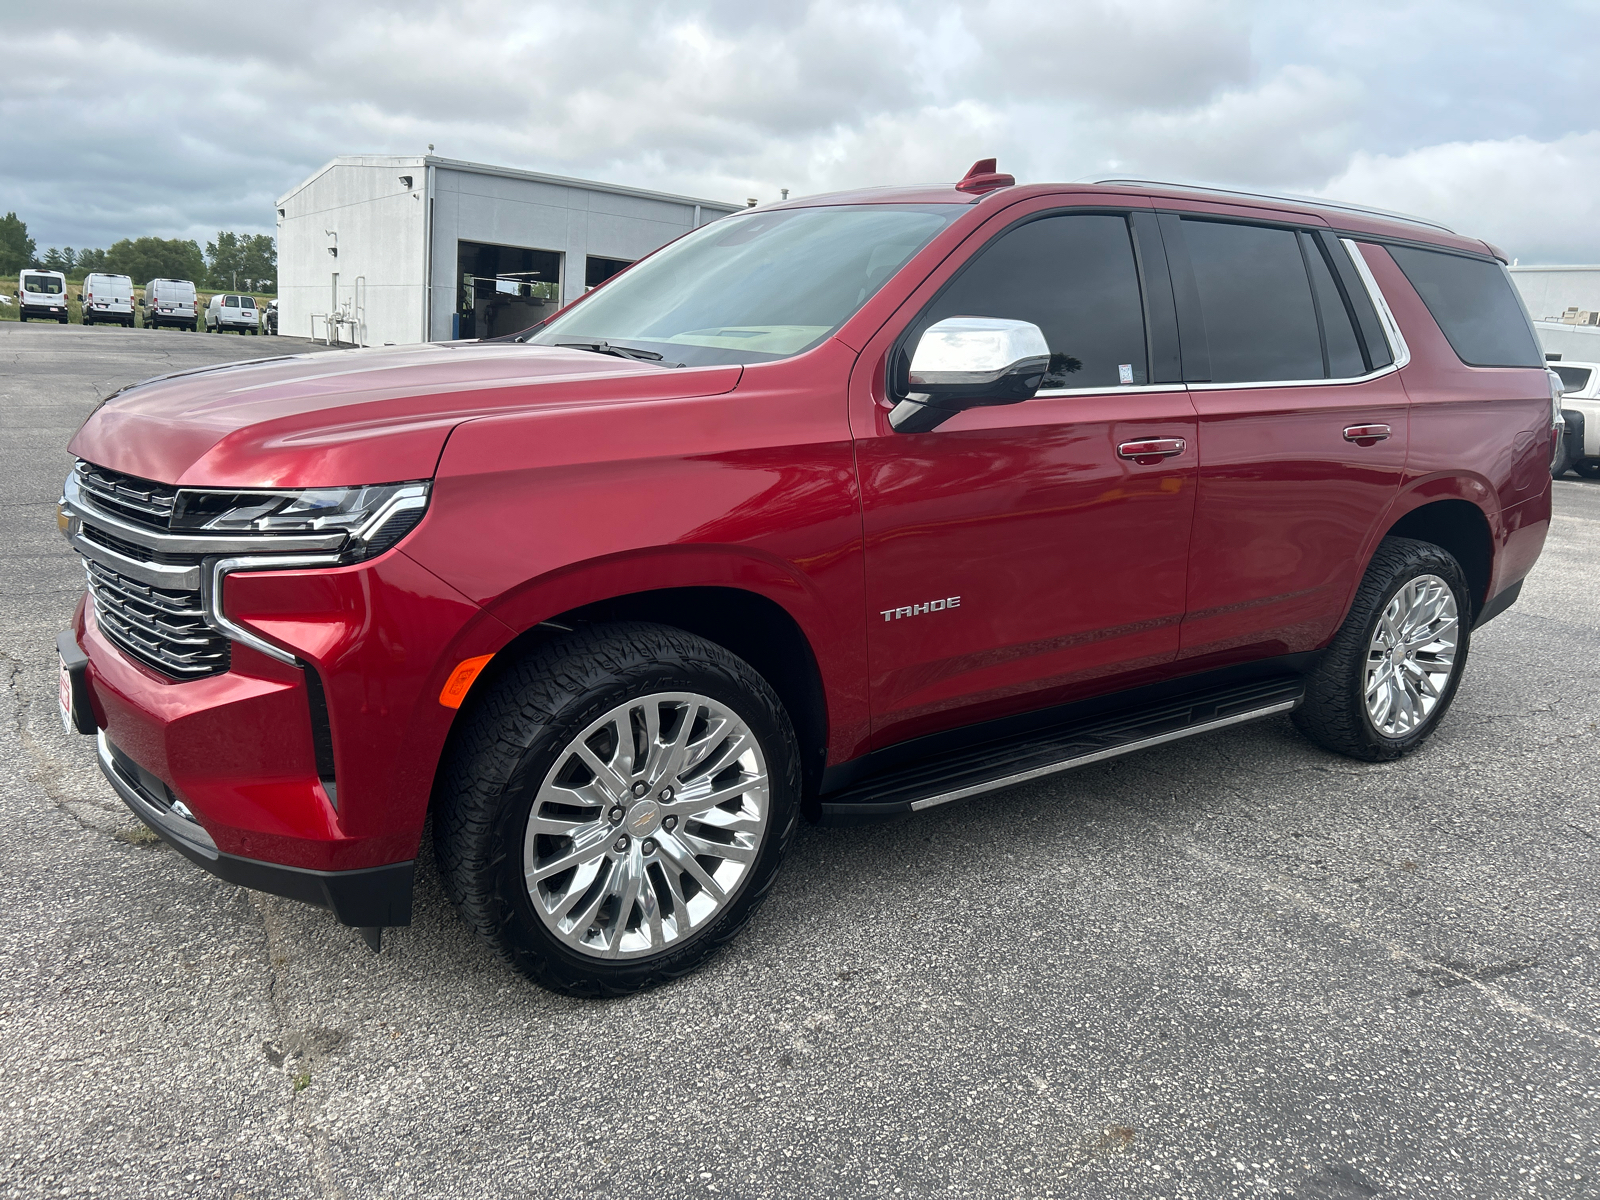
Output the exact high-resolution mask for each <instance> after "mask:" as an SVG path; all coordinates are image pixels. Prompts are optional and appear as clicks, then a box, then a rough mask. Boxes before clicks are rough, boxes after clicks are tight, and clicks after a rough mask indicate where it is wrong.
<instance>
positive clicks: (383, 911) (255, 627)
mask: <svg viewBox="0 0 1600 1200" xmlns="http://www.w3.org/2000/svg"><path fill="white" fill-rule="evenodd" d="M225 584H226V586H225V587H224V588H223V591H222V593H221V599H222V602H223V605H224V609H225V611H226V615H227V616H228V618H229V620H230V621H231V622H236V623H237V624H238V625H239V626H241V627H242V628H244V629H246V630H248V631H251V632H252V633H253V634H256V635H258V636H259V638H260V640H262V641H265V642H267V643H270V644H271V645H272V646H273V647H276V648H278V649H280V651H287V652H288V653H287V654H286V655H285V657H287V658H289V659H290V661H288V662H284V661H280V660H279V659H277V658H274V657H270V656H268V655H267V654H264V653H261V652H260V651H258V650H256V649H253V648H252V647H251V646H250V645H249V644H248V643H245V642H235V643H233V646H232V654H231V661H230V662H229V664H228V666H227V667H226V669H224V670H223V671H221V672H220V673H214V674H209V675H206V676H204V677H200V678H192V679H181V680H180V679H174V678H171V677H169V676H167V675H164V674H161V673H159V672H158V671H156V670H155V669H153V668H152V667H151V666H149V665H147V664H146V663H144V662H140V661H136V660H134V659H133V658H131V657H130V656H129V655H128V654H127V653H125V652H124V651H123V650H122V649H120V648H119V646H118V645H117V644H115V643H114V642H112V641H111V640H110V639H109V638H108V636H107V635H106V633H105V632H103V631H102V630H101V629H100V628H99V625H98V622H97V614H96V610H95V604H94V602H93V601H90V600H88V598H86V602H85V603H84V604H82V605H81V606H80V608H79V613H78V617H77V620H76V621H75V622H74V628H73V630H72V631H71V633H69V634H68V635H66V637H67V638H68V639H70V641H71V642H72V643H74V644H75V645H76V647H79V648H81V650H82V653H83V654H84V655H85V656H86V657H87V660H88V661H87V665H86V666H83V667H81V668H80V669H81V670H82V672H83V676H84V678H85V680H86V685H87V692H88V707H89V709H90V710H91V712H92V717H90V718H89V719H87V720H86V721H85V722H84V724H85V725H88V726H90V727H92V728H94V729H95V730H96V731H97V733H98V737H99V738H100V741H101V767H102V770H104V772H105V774H106V777H107V779H109V780H110V781H111V784H112V786H113V787H114V788H115V789H116V791H117V793H118V795H119V796H121V797H122V799H123V801H124V802H125V803H126V804H128V806H129V807H130V808H131V809H132V810H133V811H134V812H135V813H136V814H137V815H138V816H139V818H140V819H141V820H143V821H144V822H145V823H146V824H147V825H149V826H150V828H151V829H153V830H155V832H156V833H157V834H159V835H160V836H161V837H162V838H164V839H165V840H167V841H168V842H169V843H171V845H172V846H173V847H174V848H175V849H177V850H178V851H180V852H181V853H182V854H183V855H184V856H185V857H187V858H189V859H190V860H191V861H193V862H195V863H196V864H198V865H199V866H202V867H204V868H205V869H206V870H208V871H211V872H212V873H214V874H216V875H219V876H221V877H222V878H224V879H228V880H230V881H231V882H234V883H239V884H242V885H244V886H248V887H254V888H258V889H261V890H263V891H267V892H271V893H273V894H275V895H280V896H288V897H291V898H294V899H298V900H303V901H306V902H308V903H311V904H317V905H320V906H322V907H326V908H329V909H332V910H333V912H334V913H335V914H336V915H337V916H338V918H339V920H341V921H343V922H344V923H346V924H349V925H356V926H382V925H397V924H404V923H405V922H406V921H407V920H409V913H410V901H409V888H410V880H411V875H412V870H413V867H412V862H413V860H414V859H415V857H416V853H417V847H418V844H419V842H420V838H421V833H422V827H423V823H424V821H425V819H426V814H427V806H428V799H429V796H430V794H431V791H432V786H433V777H434V772H435V770H436V768H437V766H438V763H439V758H440V755H441V753H442V751H443V747H444V744H445V740H446V738H447V737H448V735H449V732H450V725H451V721H452V719H453V717H454V716H455V711H454V710H453V709H449V708H446V707H444V706H443V705H441V704H440V703H439V702H438V696H439V692H440V689H441V688H442V687H443V685H444V682H445V679H446V678H448V675H449V672H450V671H451V669H453V667H454V666H455V664H456V663H458V662H460V661H461V659H463V658H469V657H473V656H475V655H479V654H485V653H493V652H494V651H496V650H498V649H499V648H500V646H502V645H504V644H505V642H506V641H507V640H508V639H509V636H510V630H509V629H507V628H506V627H505V626H504V625H502V624H501V623H500V622H498V621H495V620H494V619H493V618H490V617H487V616H486V615H484V614H483V613H482V610H481V609H479V608H478V607H477V606H476V605H475V604H472V603H471V602H470V601H468V600H467V599H466V598H465V597H463V596H461V595H460V594H459V593H458V592H455V591H454V590H453V589H451V588H449V587H448V586H447V585H445V584H444V583H443V582H442V581H440V580H439V579H438V577H437V576H434V575H433V574H432V573H431V572H428V571H426V570H425V569H423V568H422V567H420V566H419V565H417V564H416V563H415V562H413V561H412V560H411V559H409V558H407V557H406V556H405V555H404V554H403V553H401V552H399V551H398V550H391V551H389V552H388V553H387V554H384V555H381V556H379V557H378V558H376V559H373V560H371V561H370V562H366V563H361V564H356V565H351V566H346V567H330V568H323V569H314V570H296V569H284V570H277V571H258V572H250V571H246V572H240V573H237V574H230V575H227V576H226V579H225ZM71 650H72V647H71V646H66V647H65V648H64V649H63V660H64V661H68V660H70V659H72V658H74V656H73V655H72V654H71V653H70V651H71Z"/></svg>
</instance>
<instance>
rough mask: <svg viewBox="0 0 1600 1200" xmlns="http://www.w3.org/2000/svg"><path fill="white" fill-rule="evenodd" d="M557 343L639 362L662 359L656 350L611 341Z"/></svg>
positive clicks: (566, 346) (565, 346)
mask: <svg viewBox="0 0 1600 1200" xmlns="http://www.w3.org/2000/svg"><path fill="white" fill-rule="evenodd" d="M556 345H558V346H560V347H561V348H562V349H563V350H590V351H593V352H594V353H595V354H612V355H615V356H616V357H617V358H632V359H637V360H638V361H639V362H660V361H661V355H659V354H657V353H656V352H655V351H654V350H635V349H634V348H633V347H632V346H613V345H612V344H611V343H610V342H557V343H556ZM678 365H679V366H681V365H682V364H681V363H680V364H678Z"/></svg>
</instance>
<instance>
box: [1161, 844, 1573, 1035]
mask: <svg viewBox="0 0 1600 1200" xmlns="http://www.w3.org/2000/svg"><path fill="white" fill-rule="evenodd" d="M1181 852H1182V853H1183V854H1184V855H1185V857H1188V858H1194V859H1198V860H1199V861H1200V862H1203V863H1205V864H1206V866H1208V867H1211V868H1213V869H1216V870H1221V871H1226V872H1227V873H1229V874H1231V875H1233V876H1235V877H1237V878H1241V879H1247V880H1249V881H1251V882H1253V883H1255V884H1257V885H1259V886H1260V887H1261V888H1262V889H1264V890H1266V891H1269V892H1271V893H1272V894H1273V895H1275V896H1278V897H1280V898H1282V899H1283V900H1286V901H1288V902H1289V903H1290V904H1293V905H1294V906H1295V907H1297V908H1300V909H1303V910H1304V911H1306V912H1309V913H1311V914H1313V915H1315V916H1317V917H1319V918H1320V919H1321V920H1323V921H1324V922H1326V923H1327V924H1330V925H1335V926H1337V927H1338V928H1340V929H1342V930H1344V931H1345V932H1346V933H1349V934H1352V935H1354V936H1356V937H1360V938H1364V939H1366V940H1367V941H1368V942H1371V943H1373V944H1375V945H1378V946H1381V947H1382V948H1383V949H1384V950H1385V951H1387V952H1388V954H1389V957H1390V958H1391V959H1393V960H1394V961H1395V962H1398V963H1404V964H1405V965H1406V966H1407V967H1409V968H1410V969H1411V970H1412V971H1413V972H1415V973H1417V974H1419V975H1428V976H1435V977H1440V976H1442V977H1448V978H1451V979H1452V980H1453V982H1452V983H1450V984H1448V985H1446V986H1451V987H1455V986H1460V985H1466V986H1468V987H1471V988H1474V989H1476V990H1477V991H1478V992H1480V993H1481V994H1482V995H1483V996H1484V997H1485V998H1486V999H1488V1001H1489V1002H1490V1003H1491V1004H1493V1005H1494V1006H1495V1007H1496V1008H1499V1009H1501V1010H1503V1011H1505V1012H1509V1013H1512V1014H1514V1015H1516V1016H1519V1017H1521V1018H1523V1019H1524V1020H1527V1021H1531V1022H1533V1023H1534V1024H1536V1025H1539V1026H1541V1027H1543V1028H1544V1029H1546V1030H1548V1031H1550V1032H1552V1033H1562V1034H1565V1035H1567V1036H1568V1037H1571V1038H1576V1039H1577V1040H1578V1041H1580V1042H1585V1043H1587V1044H1588V1045H1589V1046H1591V1047H1595V1048H1600V1034H1596V1033H1591V1032H1590V1031H1588V1030H1585V1029H1579V1028H1578V1027H1576V1026H1574V1025H1569V1024H1567V1023H1566V1022H1565V1021H1562V1020H1559V1019H1557V1018H1556V1017H1552V1016H1550V1015H1549V1014H1548V1013H1545V1012H1542V1011H1540V1010H1539V1009H1537V1008H1534V1007H1533V1006H1532V1005H1529V1004H1524V1003H1522V1002H1521V1001H1520V1000H1514V999H1512V998H1511V997H1510V996H1509V995H1507V994H1506V993H1505V992H1503V991H1501V990H1500V989H1499V988H1497V987H1494V986H1492V985H1491V983H1490V980H1491V979H1493V978H1498V977H1499V976H1498V975H1495V974H1491V973H1490V971H1489V969H1488V968H1485V969H1481V970H1480V969H1471V968H1468V969H1465V970H1464V969H1462V967H1463V964H1460V963H1441V962H1439V961H1438V960H1436V959H1430V958H1427V957H1425V956H1423V955H1421V954H1418V953H1416V952H1415V951H1413V950H1411V949H1409V948H1408V947H1406V946H1404V945H1402V944H1401V943H1399V942H1397V941H1395V940H1394V939H1392V938H1388V937H1385V936H1384V935H1383V934H1381V933H1378V932H1376V931H1374V930H1371V929H1368V928H1367V927H1366V926H1365V925H1363V924H1362V922H1361V921H1359V920H1356V919H1355V918H1347V917H1345V916H1342V915H1341V914H1340V913H1338V912H1336V911H1335V910H1334V909H1332V908H1330V907H1328V906H1327V905H1326V904H1322V903H1320V902H1319V901H1317V900H1315V899H1313V898H1312V897H1310V896H1307V895H1306V894H1305V893H1303V892H1300V891H1297V890H1296V889H1294V888H1292V887H1288V886H1286V885H1285V884H1283V883H1281V882H1279V881H1278V880H1275V879H1272V878H1270V877H1269V876H1267V875H1265V874H1263V873H1261V872H1260V871H1254V870H1251V869H1250V868H1249V867H1246V866H1242V865H1240V864H1237V863H1234V862H1231V861H1230V860H1228V859H1225V858H1222V857H1221V856H1220V855H1215V854H1208V853H1206V852H1205V851H1204V850H1201V849H1199V848H1198V847H1196V846H1187V847H1182V848H1181Z"/></svg>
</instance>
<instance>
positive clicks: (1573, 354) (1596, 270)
mask: <svg viewBox="0 0 1600 1200" xmlns="http://www.w3.org/2000/svg"><path fill="white" fill-rule="evenodd" d="M1511 278H1512V279H1513V280H1514V281H1515V282H1516V285H1517V290H1518V291H1519V292H1521V293H1522V301H1523V303H1524V304H1526V305H1527V306H1528V315H1529V316H1530V317H1532V318H1533V327H1534V329H1535V330H1536V331H1537V332H1538V334H1539V342H1540V344H1541V345H1542V346H1543V347H1544V349H1545V353H1547V354H1558V355H1560V356H1561V357H1562V358H1564V359H1567V360H1568V361H1578V362H1600V357H1597V356H1600V266H1553V267H1523V266H1516V267H1512V268H1511Z"/></svg>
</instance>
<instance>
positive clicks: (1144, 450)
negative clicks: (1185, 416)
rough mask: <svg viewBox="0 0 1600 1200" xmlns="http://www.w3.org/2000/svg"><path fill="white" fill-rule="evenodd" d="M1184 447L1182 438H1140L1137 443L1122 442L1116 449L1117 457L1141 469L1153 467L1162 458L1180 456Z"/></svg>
mask: <svg viewBox="0 0 1600 1200" xmlns="http://www.w3.org/2000/svg"><path fill="white" fill-rule="evenodd" d="M1184 445H1185V443H1184V440H1183V439H1182V438H1141V439H1140V440H1139V441H1137V442H1123V443H1122V445H1120V446H1118V447H1117V456H1118V457H1119V458H1126V459H1131V460H1132V461H1133V462H1136V463H1138V464H1139V465H1140V466H1141V467H1153V466H1156V465H1157V464H1158V463H1160V461H1161V460H1162V459H1164V458H1171V457H1172V456H1173V455H1174V454H1182V453H1183V447H1184Z"/></svg>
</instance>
